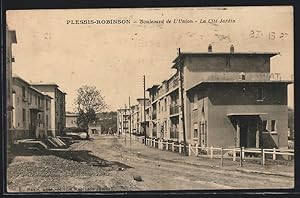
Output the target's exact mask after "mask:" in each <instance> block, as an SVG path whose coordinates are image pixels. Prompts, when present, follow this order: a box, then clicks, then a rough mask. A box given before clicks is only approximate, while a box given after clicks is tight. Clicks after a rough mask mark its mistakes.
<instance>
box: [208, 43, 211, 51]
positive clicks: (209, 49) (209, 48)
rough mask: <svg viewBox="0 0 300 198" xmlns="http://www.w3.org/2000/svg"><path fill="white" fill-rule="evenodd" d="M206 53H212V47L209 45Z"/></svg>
mask: <svg viewBox="0 0 300 198" xmlns="http://www.w3.org/2000/svg"><path fill="white" fill-rule="evenodd" d="M208 52H212V46H211V44H209V45H208Z"/></svg>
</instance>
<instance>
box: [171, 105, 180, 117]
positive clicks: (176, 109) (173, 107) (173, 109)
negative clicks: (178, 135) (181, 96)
mask: <svg viewBox="0 0 300 198" xmlns="http://www.w3.org/2000/svg"><path fill="white" fill-rule="evenodd" d="M178 113H179V105H171V106H170V115H175V114H178Z"/></svg>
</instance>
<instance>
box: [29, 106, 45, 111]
mask: <svg viewBox="0 0 300 198" xmlns="http://www.w3.org/2000/svg"><path fill="white" fill-rule="evenodd" d="M29 109H30V111H33V112H43V110H42V109H40V108H36V107H31V108H29Z"/></svg>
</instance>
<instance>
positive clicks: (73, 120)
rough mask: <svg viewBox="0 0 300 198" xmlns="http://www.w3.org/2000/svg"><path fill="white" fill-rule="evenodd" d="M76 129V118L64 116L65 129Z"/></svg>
mask: <svg viewBox="0 0 300 198" xmlns="http://www.w3.org/2000/svg"><path fill="white" fill-rule="evenodd" d="M71 127H78V126H77V116H74V115H66V128H71Z"/></svg>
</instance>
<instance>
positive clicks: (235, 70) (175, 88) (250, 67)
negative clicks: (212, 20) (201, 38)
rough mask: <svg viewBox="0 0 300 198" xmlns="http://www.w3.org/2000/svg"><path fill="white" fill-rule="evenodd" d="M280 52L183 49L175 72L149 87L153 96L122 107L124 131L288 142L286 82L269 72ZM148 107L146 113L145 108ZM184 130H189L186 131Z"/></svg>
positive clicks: (240, 142) (217, 140)
mask: <svg viewBox="0 0 300 198" xmlns="http://www.w3.org/2000/svg"><path fill="white" fill-rule="evenodd" d="M278 54H279V53H269V52H263V53H259V52H245V53H244V52H235V51H234V46H231V47H230V48H229V51H228V52H213V51H212V46H211V45H209V46H208V52H200V53H191V52H180V49H179V50H178V54H177V57H176V58H175V59H174V60H173V62H172V63H173V65H172V67H171V68H172V69H174V70H175V74H174V75H173V76H172V77H170V78H169V79H166V80H164V81H163V82H162V83H160V84H157V85H153V86H151V87H149V88H148V89H147V91H148V98H146V99H145V100H146V101H145V104H146V107H145V111H144V109H143V104H144V101H143V100H144V99H138V100H137V101H138V104H137V105H133V106H131V107H129V108H124V109H119V110H118V121H117V122H118V130H119V133H124V132H125V133H126V132H127V133H128V132H131V133H137V134H144V128H145V129H146V136H147V137H149V138H155V139H163V140H164V141H175V142H186V143H190V144H199V145H200V146H204V147H209V146H214V147H248V148H249V147H251V148H262V147H264V148H273V147H277V148H279V147H280V148H285V147H287V146H288V107H287V86H288V84H291V83H293V82H292V81H291V80H282V79H281V78H280V75H279V74H275V75H274V74H272V73H271V72H270V70H271V69H270V60H271V58H272V57H274V56H277V55H278ZM144 112H145V113H146V116H145V118H146V119H145V118H144V117H143V113H144ZM184 134H185V136H184Z"/></svg>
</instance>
